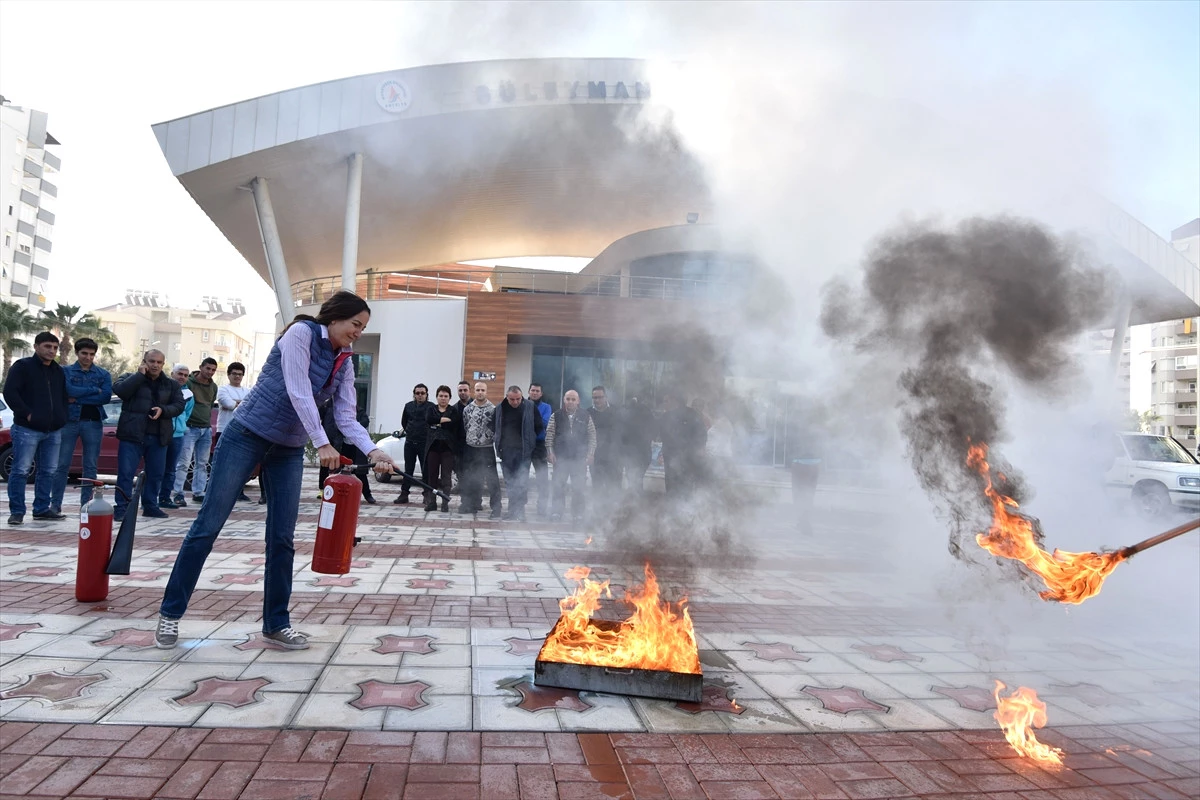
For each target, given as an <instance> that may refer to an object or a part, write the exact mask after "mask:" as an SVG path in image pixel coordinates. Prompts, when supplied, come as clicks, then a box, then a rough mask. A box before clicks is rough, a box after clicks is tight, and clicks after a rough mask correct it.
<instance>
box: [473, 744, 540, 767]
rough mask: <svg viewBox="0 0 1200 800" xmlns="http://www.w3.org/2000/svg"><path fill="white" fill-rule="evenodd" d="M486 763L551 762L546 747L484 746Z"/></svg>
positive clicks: (484, 760) (484, 761)
mask: <svg viewBox="0 0 1200 800" xmlns="http://www.w3.org/2000/svg"><path fill="white" fill-rule="evenodd" d="M483 763H484V764H549V763H550V753H549V751H547V750H546V748H544V747H486V746H485V747H484V748H483Z"/></svg>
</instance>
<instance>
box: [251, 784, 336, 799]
mask: <svg viewBox="0 0 1200 800" xmlns="http://www.w3.org/2000/svg"><path fill="white" fill-rule="evenodd" d="M324 791H325V782H324V781H291V782H286V781H260V780H251V781H250V783H248V784H246V788H245V789H244V790H243V791H242V795H241V796H242V797H245V798H251V797H253V798H254V799H255V800H318V798H320V796H321V795H322V793H324Z"/></svg>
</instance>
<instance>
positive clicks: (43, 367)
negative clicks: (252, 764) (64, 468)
mask: <svg viewBox="0 0 1200 800" xmlns="http://www.w3.org/2000/svg"><path fill="white" fill-rule="evenodd" d="M57 355H58V337H57V336H55V335H54V334H53V333H50V332H49V331H42V332H41V333H39V334H38V335H37V336H36V337H34V340H33V355H31V356H29V357H27V358H22V359H19V360H18V361H16V362H15V363H14V364H13V365H12V367H10V368H9V370H8V379H7V380H6V381H5V382H4V402H6V403H8V407H9V408H11V409H12V412H13V424H12V447H13V461H12V468H11V469H10V470H9V473H8V515H9V516H8V524H9V525H20V524H21V523H22V522H24V521H25V485H26V484H27V483H28V478H29V470H30V468H31V467H32V465H33V460H34V457H35V456H36V458H37V464H38V469H37V479H36V482H35V483H34V485H33V518H34V519H62V518H63V515H62V513H61V512H57V511H55V510H54V509H53V508H51V507H50V497H51V494H52V493H53V491H54V481H55V478H56V477H57V475H58V446H59V443H60V442H61V440H62V428H63V426H64V425H66V424H67V399H68V395H67V380H66V376H65V374H64V373H63V368H62V367H61V366H59V364H58V362H57V361H55V360H54V359H55V357H56V356H57Z"/></svg>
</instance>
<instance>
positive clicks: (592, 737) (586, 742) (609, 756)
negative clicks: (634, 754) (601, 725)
mask: <svg viewBox="0 0 1200 800" xmlns="http://www.w3.org/2000/svg"><path fill="white" fill-rule="evenodd" d="M579 747H580V749H581V750H583V760H584V761H586V762H587V763H588V764H617V763H619V762H618V759H617V752H616V750H615V749H613V746H612V741H611V740H610V739H609V737H608V735H607V734H604V733H581V734H579Z"/></svg>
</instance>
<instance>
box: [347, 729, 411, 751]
mask: <svg viewBox="0 0 1200 800" xmlns="http://www.w3.org/2000/svg"><path fill="white" fill-rule="evenodd" d="M413 738H414V734H413V733H412V732H411V731H350V736H349V738H347V739H346V744H347V745H379V746H381V747H412V743H413Z"/></svg>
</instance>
